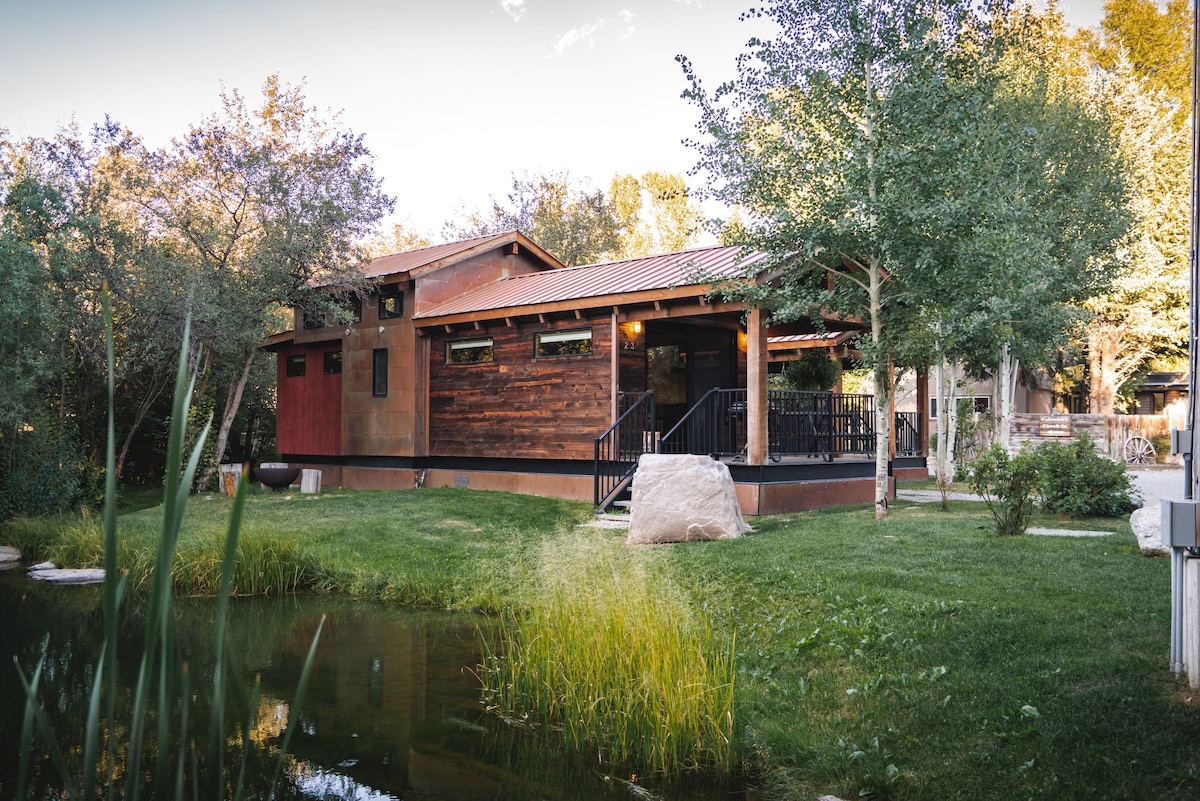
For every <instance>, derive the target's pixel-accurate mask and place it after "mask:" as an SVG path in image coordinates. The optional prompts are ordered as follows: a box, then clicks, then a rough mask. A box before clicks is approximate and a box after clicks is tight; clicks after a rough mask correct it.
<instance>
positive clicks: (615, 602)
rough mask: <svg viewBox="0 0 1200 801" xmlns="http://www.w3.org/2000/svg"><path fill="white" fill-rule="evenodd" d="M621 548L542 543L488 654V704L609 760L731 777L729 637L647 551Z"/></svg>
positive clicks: (577, 541)
mask: <svg viewBox="0 0 1200 801" xmlns="http://www.w3.org/2000/svg"><path fill="white" fill-rule="evenodd" d="M622 549H623V546H620V545H616V544H614V543H612V542H611V541H604V540H603V539H598V538H595V537H593V538H588V537H587V536H586V535H583V534H581V535H579V536H578V537H576V538H571V537H567V538H566V539H565V540H564V541H561V542H558V543H555V544H553V545H551V546H548V547H547V548H546V549H544V550H543V555H542V560H541V564H540V581H539V583H538V586H537V588H536V590H537V591H536V592H535V593H534V594H533V598H532V600H531V602H530V605H529V608H528V609H527V610H526V611H524V612H520V613H513V614H511V616H510V617H509V619H508V620H507V621H505V622H506V625H505V626H503V627H501V630H500V632H501V633H500V634H499V638H498V641H497V642H495V643H493V644H492V646H491V647H490V649H489V650H488V652H487V653H486V655H485V662H486V664H485V665H483V669H482V672H481V678H482V681H483V684H484V691H483V692H484V699H485V703H486V704H487V705H488V706H489V708H490V709H492V710H493V711H495V712H497V713H498V714H500V715H502V716H505V717H506V718H509V719H521V720H525V721H529V722H537V723H545V724H547V725H548V726H549V727H550V728H551V729H552V730H560V731H561V732H562V737H563V740H564V744H565V746H566V747H567V748H568V749H570V750H574V751H576V752H585V753H586V752H593V753H595V754H596V756H597V757H598V758H599V759H600V760H601V761H602V762H604V763H608V764H610V765H613V766H620V767H628V768H629V769H631V770H635V771H640V772H643V773H650V774H656V775H662V776H667V777H672V776H678V775H679V774H681V773H682V772H684V771H688V770H710V771H713V772H714V773H717V774H721V775H728V774H729V773H730V772H731V769H732V763H733V759H734V748H733V722H734V711H733V699H734V660H733V643H732V642H728V641H723V639H722V638H721V637H720V636H718V635H717V633H716V632H714V630H713V628H712V627H711V626H710V625H709V623H708V622H707V621H706V620H705V619H704V618H703V616H702V615H701V614H700V613H699V611H698V610H697V609H696V608H695V607H694V606H693V604H692V603H691V602H690V600H689V599H688V598H687V596H686V595H685V594H684V593H683V592H681V591H680V590H679V589H678V588H677V587H676V586H675V585H674V584H673V583H672V582H670V580H669V579H668V578H666V577H665V576H664V575H662V574H661V573H658V572H655V571H653V570H652V569H651V567H652V566H649V565H647V564H646V563H645V562H644V561H643V559H642V557H644V556H648V554H646V553H645V552H629V551H625V550H622Z"/></svg>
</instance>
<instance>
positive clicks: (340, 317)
mask: <svg viewBox="0 0 1200 801" xmlns="http://www.w3.org/2000/svg"><path fill="white" fill-rule="evenodd" d="M361 322H362V299H361V298H359V297H358V296H356V295H351V296H350V297H347V298H342V299H340V300H338V301H337V302H336V306H335V307H334V308H330V307H329V306H325V307H324V308H322V309H320V310H308V309H306V310H305V311H304V328H305V330H308V329H312V328H329V327H330V326H337V325H346V324H348V323H361Z"/></svg>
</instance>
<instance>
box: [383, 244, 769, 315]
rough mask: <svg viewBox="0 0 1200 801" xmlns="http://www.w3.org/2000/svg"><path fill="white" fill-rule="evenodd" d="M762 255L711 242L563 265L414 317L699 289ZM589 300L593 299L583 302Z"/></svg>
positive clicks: (483, 289) (496, 285) (738, 271)
mask: <svg viewBox="0 0 1200 801" xmlns="http://www.w3.org/2000/svg"><path fill="white" fill-rule="evenodd" d="M402 255H403V254H402ZM763 258H764V254H761V253H751V254H745V253H744V252H743V250H742V248H741V247H739V246H724V247H722V246H714V247H707V248H697V249H695V250H685V251H681V252H679V253H667V254H663V255H659V256H643V257H640V258H636V259H628V260H625V261H614V262H607V263H604V264H588V265H583V266H580V267H563V268H561V269H557V270H548V271H546V272H540V273H531V274H528V275H518V276H513V277H512V278H507V279H505V280H503V281H497V282H496V283H494V284H489V285H488V286H485V287H480V288H479V289H477V290H475V291H473V292H469V293H467V294H465V295H462V296H460V297H457V298H453V299H452V300H448V301H446V302H445V303H442V304H440V305H438V306H436V307H434V308H432V309H428V310H426V311H425V312H423V313H421V314H419V315H417V316H418V317H419V318H421V319H429V318H434V317H447V316H449V315H455V314H470V313H482V312H488V311H496V310H500V309H517V308H520V307H526V306H538V305H541V304H546V303H560V302H564V301H572V300H577V301H579V308H586V307H587V306H589V305H593V304H595V302H596V301H597V299H599V298H608V297H611V296H614V295H625V294H628V293H634V292H648V291H652V290H659V289H676V288H684V287H691V288H704V287H707V286H708V285H709V284H710V283H712V282H713V281H714V280H721V279H728V278H740V277H743V276H744V275H745V274H746V268H747V267H749V266H750V265H753V264H755V263H756V262H758V261H760V260H762V259H763ZM687 294H693V295H694V294H697V293H696V292H691V293H687ZM589 300H590V301H592V302H593V303H592V304H589V302H588V301H589Z"/></svg>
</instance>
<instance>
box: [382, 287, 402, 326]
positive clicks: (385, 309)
mask: <svg viewBox="0 0 1200 801" xmlns="http://www.w3.org/2000/svg"><path fill="white" fill-rule="evenodd" d="M403 316H404V293H403V292H401V291H400V287H398V286H397V285H395V284H389V285H387V286H383V287H380V288H379V319H380V320H390V319H392V318H393V317H403Z"/></svg>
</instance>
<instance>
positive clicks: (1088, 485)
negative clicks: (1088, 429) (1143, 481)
mask: <svg viewBox="0 0 1200 801" xmlns="http://www.w3.org/2000/svg"><path fill="white" fill-rule="evenodd" d="M1033 452H1034V455H1035V457H1036V458H1037V461H1038V463H1039V465H1040V468H1041V470H1040V472H1041V479H1040V481H1039V490H1040V492H1041V496H1042V508H1043V509H1045V510H1046V511H1047V512H1053V513H1055V514H1060V515H1066V516H1068V517H1121V516H1122V515H1127V514H1129V513H1130V512H1132V511H1133V510H1134V509H1135V508H1136V506H1137V504H1136V503H1135V501H1134V497H1132V496H1133V495H1134V493H1133V492H1132V489H1131V487H1130V484H1129V474H1128V473H1127V472H1126V471H1125V465H1123V464H1121V463H1120V462H1115V461H1113V460H1112V459H1109V458H1108V457H1106V456H1104V454H1102V453H1100V452H1099V451H1098V450H1097V449H1096V445H1095V443H1094V442H1092V440H1091V439H1089V438H1088V437H1087V436H1086V435H1084V434H1078V435H1076V436H1075V438H1074V439H1073V440H1071V441H1070V442H1065V443H1060V442H1043V443H1042V444H1040V445H1038V446H1037V447H1036V448H1034V451H1033Z"/></svg>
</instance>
